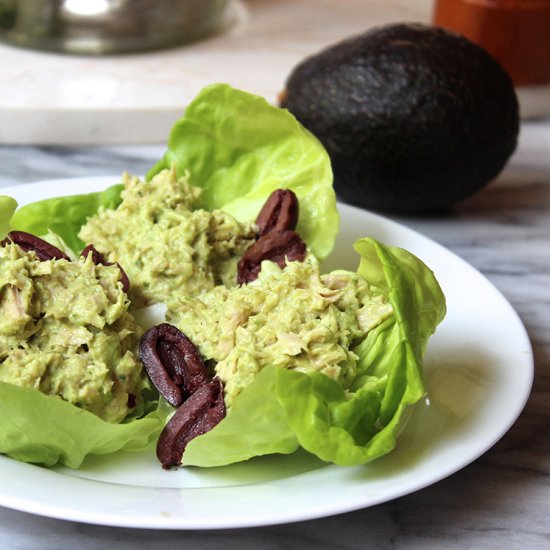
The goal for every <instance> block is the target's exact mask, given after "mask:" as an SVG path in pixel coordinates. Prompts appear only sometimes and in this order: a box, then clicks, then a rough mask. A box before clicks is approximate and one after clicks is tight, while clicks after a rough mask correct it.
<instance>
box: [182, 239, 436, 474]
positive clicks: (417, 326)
mask: <svg viewBox="0 0 550 550" xmlns="http://www.w3.org/2000/svg"><path fill="white" fill-rule="evenodd" d="M354 248H355V250H356V251H357V252H358V253H359V254H360V256H361V261H360V265H359V269H358V273H359V274H361V275H362V276H364V277H365V278H366V279H367V280H368V281H369V282H370V283H371V284H372V285H373V287H374V291H375V292H379V293H382V294H383V295H384V296H385V297H386V298H387V299H388V300H389V301H390V302H391V304H392V306H393V309H394V315H393V316H392V317H390V318H388V319H386V320H385V321H384V322H383V323H381V324H380V325H379V326H378V327H376V328H374V329H373V330H371V331H370V332H369V333H368V335H367V337H366V338H365V339H364V340H363V341H362V342H360V343H359V344H358V345H357V347H356V348H355V350H354V351H355V352H356V353H357V355H358V356H359V364H358V369H357V375H356V378H355V379H354V380H353V382H352V385H351V388H350V390H349V391H347V392H346V391H344V389H343V388H342V387H341V386H340V384H338V383H337V382H336V381H334V380H332V379H331V378H328V377H327V376H325V375H323V374H320V373H310V374H304V373H301V372H297V371H292V370H286V369H281V368H277V367H272V366H270V367H266V368H265V369H263V370H262V371H261V372H260V374H259V375H258V376H257V377H256V379H255V380H254V382H253V383H252V384H250V385H249V386H247V387H246V388H245V390H243V392H242V393H241V394H240V395H239V396H237V397H236V398H235V400H234V402H233V409H232V410H231V412H230V414H229V415H228V416H227V417H226V418H225V419H224V420H223V421H222V422H221V423H220V424H219V425H218V426H216V427H215V428H214V429H213V430H211V431H210V432H208V433H206V434H204V435H202V436H200V437H198V438H196V439H194V440H192V441H191V442H190V443H189V444H188V446H187V449H186V451H185V453H184V455H183V463H184V464H187V465H196V466H221V465H224V464H230V463H231V462H235V461H238V460H246V459H247V458H251V457H252V456H256V455H260V454H269V453H287V452H292V451H293V450H295V449H296V448H297V447H298V446H301V447H303V448H304V449H305V450H307V451H309V452H310V453H313V454H314V455H316V456H317V457H318V458H320V459H322V460H324V461H327V462H334V463H336V464H339V465H344V466H349V465H356V464H364V463H366V462H369V461H371V460H373V459H375V458H378V457H380V456H382V455H384V454H386V453H388V452H390V451H391V450H392V449H393V448H394V447H395V445H396V441H397V436H398V434H399V431H400V430H401V428H402V424H403V419H404V413H405V410H406V409H407V407H408V406H409V405H412V404H414V403H416V402H417V401H418V400H419V399H421V398H422V397H423V395H424V393H425V390H424V381H423V371H422V357H423V355H424V352H425V349H426V345H427V342H428V339H429V337H430V336H431V335H432V334H433V333H434V331H435V329H436V326H437V325H438V324H439V323H440V322H441V321H442V319H443V317H444V315H445V311H446V306H445V298H444V295H443V293H442V291H441V288H440V287H439V284H438V282H437V280H436V278H435V276H434V274H433V273H432V271H431V270H430V269H429V268H428V267H427V266H426V265H425V264H424V263H423V262H422V261H421V260H420V259H418V258H417V257H415V256H414V255H413V254H411V253H410V252H407V251H405V250H403V249H401V248H397V247H390V246H385V245H383V244H382V243H380V242H378V241H376V240H373V239H360V240H359V241H357V242H356V243H355V245H354ZM266 418H269V419H270V420H271V419H273V421H272V422H269V421H267V420H266ZM270 439H272V440H273V444H272V445H270V443H269V442H270Z"/></svg>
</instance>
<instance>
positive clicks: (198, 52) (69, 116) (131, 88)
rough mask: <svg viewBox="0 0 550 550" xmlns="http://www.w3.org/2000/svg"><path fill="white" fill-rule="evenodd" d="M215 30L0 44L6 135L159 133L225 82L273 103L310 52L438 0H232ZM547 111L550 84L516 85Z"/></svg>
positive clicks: (1, 127)
mask: <svg viewBox="0 0 550 550" xmlns="http://www.w3.org/2000/svg"><path fill="white" fill-rule="evenodd" d="M229 5H230V9H229V10H228V17H227V25H226V26H225V28H224V31H223V32H220V33H218V34H216V35H214V36H211V37H209V38H208V39H205V40H202V41H199V42H196V43H193V44H189V45H186V46H183V47H177V48H171V49H167V50H160V51H154V52H145V53H140V54H135V55H114V56H105V57H87V56H70V55H63V54H56V53H47V52H37V51H33V50H25V49H22V48H16V47H13V46H10V45H7V44H1V43H0V60H1V61H2V73H1V75H0V143H1V144H36V143H41V144H54V143H57V144H60V143H62V144H76V143H81V144H84V143H111V144H114V143H147V142H150V141H155V140H162V139H164V137H165V136H166V135H167V133H168V130H169V128H170V127H171V126H172V123H173V121H174V120H175V119H176V118H177V117H178V116H180V114H181V113H182V112H183V110H184V108H185V106H186V105H187V104H188V102H189V101H190V100H191V99H192V98H193V97H195V95H196V94H197V93H198V92H199V90H200V89H201V88H203V87H204V86H206V85H208V84H211V83H212V82H227V83H229V84H231V85H233V86H235V87H237V88H240V89H243V90H247V91H249V92H252V93H256V94H259V95H261V96H263V97H265V98H267V99H268V101H271V102H275V101H276V98H277V94H278V93H279V92H280V91H281V89H282V88H283V87H284V83H285V80H286V78H287V76H288V75H289V73H290V71H291V70H292V68H293V67H294V66H295V65H296V64H297V63H298V62H299V61H301V60H302V59H303V58H304V57H305V56H307V55H310V54H312V53H315V52H317V51H319V50H321V49H322V48H325V47H327V46H328V45H330V44H333V43H336V42H337V41H339V40H342V39H344V38H347V37H349V36H351V35H354V34H358V33H361V32H364V31H365V30H367V29H369V28H371V27H373V26H376V25H382V24H386V23H390V22H397V21H401V22H403V21H406V22H411V21H422V22H429V21H430V19H431V13H432V6H433V0H300V1H299V2H296V1H295V0H231V2H230V4H229ZM518 95H519V99H520V106H521V110H522V114H523V115H524V116H529V115H531V114H533V113H535V114H538V113H541V112H542V113H550V85H548V86H544V87H536V88H533V87H523V88H522V89H518Z"/></svg>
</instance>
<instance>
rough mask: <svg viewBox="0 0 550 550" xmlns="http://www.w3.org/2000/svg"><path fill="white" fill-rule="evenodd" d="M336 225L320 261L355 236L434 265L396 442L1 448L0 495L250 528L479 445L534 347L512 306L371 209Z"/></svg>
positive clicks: (118, 518)
mask: <svg viewBox="0 0 550 550" xmlns="http://www.w3.org/2000/svg"><path fill="white" fill-rule="evenodd" d="M115 182H116V179H114V178H109V177H99V178H78V179H69V180H57V181H46V182H40V183H36V184H32V185H27V186H18V187H13V188H6V189H2V190H1V192H2V194H8V195H11V196H13V197H15V198H16V199H17V200H18V201H19V203H20V204H21V205H22V204H25V203H27V202H31V201H34V200H39V199H43V198H47V197H52V196H59V195H66V194H75V193H84V192H91V191H98V190H101V189H103V188H105V187H106V186H108V185H111V184H112V183H115ZM340 212H341V214H342V230H341V233H340V235H339V237H338V242H337V243H336V247H335V252H334V254H333V255H332V256H331V257H330V258H329V260H328V261H327V262H326V269H327V270H328V269H333V268H336V267H339V268H351V269H355V267H356V266H357V262H358V258H357V256H356V255H355V252H354V251H353V250H352V246H351V245H352V243H353V242H354V241H355V239H357V238H359V237H364V236H372V237H374V238H376V239H379V240H380V241H382V242H385V243H387V244H392V245H398V246H401V247H403V248H406V249H408V250H410V251H412V252H413V253H415V254H416V255H417V256H419V257H420V258H421V259H422V260H423V261H424V262H425V263H427V264H428V265H429V266H430V267H431V268H432V269H433V270H434V272H435V274H436V276H437V278H438V280H439V282H440V284H441V286H442V288H443V291H444V292H445V294H446V297H447V306H448V314H447V317H446V319H445V321H444V322H443V323H442V324H441V325H440V326H439V328H438V330H437V333H436V334H435V336H434V337H433V338H432V339H431V340H430V342H429V346H428V350H427V354H426V359H425V368H426V385H427V398H426V399H425V400H424V401H423V402H421V403H419V404H418V405H416V406H415V407H414V408H413V410H412V414H411V416H410V419H409V421H408V423H407V425H406V427H405V429H404V430H403V432H402V434H401V437H400V439H399V442H398V445H397V448H396V449H395V450H394V451H393V452H392V453H390V454H389V455H387V456H385V457H383V458H381V459H379V460H377V461H375V462H373V463H371V464H368V465H365V466H361V467H349V468H342V467H338V466H334V465H326V464H323V463H321V462H319V461H318V460H317V459H315V458H313V457H311V456H310V455H308V454H306V453H302V452H297V453H295V454H293V455H290V456H268V457H262V458H258V459H253V460H251V461H248V462H246V463H241V464H236V465H232V466H228V467H224V468H215V469H198V468H188V469H179V470H177V471H169V472H167V471H164V470H162V468H161V467H160V465H159V464H158V463H157V461H156V458H155V456H154V449H150V450H148V451H147V452H140V453H129V452H121V453H117V454H115V455H112V456H110V457H95V458H91V459H89V460H87V461H86V462H85V464H84V465H83V467H82V468H81V469H79V470H77V471H72V470H69V469H66V468H62V467H58V468H52V469H46V468H42V467H38V466H33V465H30V464H24V463H21V462H17V461H14V460H11V459H9V458H7V457H5V456H0V505H3V506H7V507H10V508H14V509H17V510H23V511H26V512H31V513H35V514H41V515H44V516H50V517H56V518H63V519H68V520H74V521H82V522H87V523H96V524H104V525H116V526H124V527H142V528H143V527H147V528H163V529H217V528H228V527H250V526H259V525H269V524H276V523H285V522H293V521H299V520H305V519H312V518H319V517H323V516H328V515H332V514H338V513H341V512H347V511H351V510H356V509H359V508H364V507H367V506H372V505H374V504H378V503H381V502H385V501H388V500H391V499H394V498H396V497H399V496H402V495H405V494H408V493H411V492H413V491H416V490H418V489H421V488H423V487H426V486H428V485H430V484H432V483H435V482H436V481H438V480H440V479H442V478H444V477H446V476H449V475H450V474H452V473H453V472H456V471H457V470H459V469H460V468H463V467H464V466H466V465H467V464H469V463H470V462H472V461H473V460H475V459H476V458H477V457H478V456H480V455H481V454H482V453H483V452H485V451H486V450H487V449H489V448H490V447H491V446H492V445H493V444H494V443H495V442H496V441H497V440H498V439H499V438H500V437H502V435H503V434H504V433H505V432H506V431H507V430H508V428H509V427H510V426H511V424H512V423H513V422H514V420H515V419H516V418H517V416H518V415H519V413H520V412H521V410H522V408H523V406H524V404H525V402H526V400H527V397H528V395H529V392H530V389H531V384H532V379H533V355H532V350H531V346H530V343H529V339H528V337H527V334H526V332H525V329H524V327H523V325H522V323H521V321H520V320H519V318H518V316H517V314H516V313H515V311H514V310H513V309H512V307H511V306H510V304H509V303H508V302H507V301H506V299H505V298H504V297H503V296H502V295H501V294H500V293H499V292H498V291H497V290H496V289H495V288H494V287H493V286H492V285H491V283H489V281H487V279H485V278H484V277H483V276H482V275H481V274H480V273H479V272H478V271H476V270H475V269H474V268H473V267H471V266H470V265H469V264H467V263H466V262H464V261H463V260H461V259H460V258H459V257H457V256H456V255H454V254H453V253H451V252H449V251H448V250H446V249H445V248H443V247H442V246H440V245H438V244H436V243H434V242H433V241H431V240H429V239H427V238H426V237H423V236H422V235H420V234H418V233H416V232H414V231H411V230H410V229H407V228H405V227H403V226H402V225H399V224H397V223H395V222H392V221H390V220H388V219H385V218H383V217H381V216H378V215H375V214H372V213H369V212H366V211H364V210H360V209H357V208H353V207H350V206H346V205H340Z"/></svg>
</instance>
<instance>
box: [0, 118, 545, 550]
mask: <svg viewBox="0 0 550 550" xmlns="http://www.w3.org/2000/svg"><path fill="white" fill-rule="evenodd" d="M163 149H164V148H163V146H162V145H154V146H126V147H116V148H115V147H105V146H103V147H79V148H67V147H49V148H43V147H41V148H38V147H6V146H4V147H0V192H1V187H3V186H8V185H14V184H19V183H27V182H31V181H36V180H40V179H47V178H61V177H69V176H86V175H100V174H117V173H119V172H121V171H122V170H125V169H128V170H130V171H132V172H135V173H143V172H145V171H146V170H147V168H149V167H150V166H151V164H152V163H153V162H154V161H155V160H156V159H157V158H158V157H159V155H160V154H161V153H162V151H163ZM548 151H550V121H548V122H547V123H544V122H538V123H529V124H524V125H523V128H522V138H521V143H520V147H519V149H518V151H517V153H516V155H515V156H514V157H513V159H512V161H511V163H510V164H509V166H508V167H507V169H506V170H505V171H504V173H503V174H502V175H501V176H500V178H499V179H498V180H497V181H496V182H494V183H493V184H491V185H490V186H488V187H487V188H486V189H484V190H483V191H481V192H479V193H478V194H477V195H475V196H473V197H471V198H469V199H467V200H466V201H464V202H462V203H461V204H459V205H457V206H456V207H454V208H453V209H452V210H450V211H448V212H446V213H442V214H438V215H434V216H431V217H399V218H396V219H397V220H398V221H400V222H401V223H404V224H406V225H408V226H410V227H413V228H415V229H417V230H419V231H421V232H422V233H424V234H426V235H428V236H430V237H432V238H433V239H435V240H436V241H438V242H440V243H441V244H443V245H445V246H446V247H448V248H450V249H451V250H453V251H455V252H456V253H458V254H459V255H460V256H462V257H463V258H464V259H466V260H467V261H469V262H470V263H472V264H473V265H474V266H476V267H477V268H478V269H480V270H481V271H482V272H483V273H484V274H485V275H486V276H487V277H488V278H489V279H490V280H491V281H492V282H493V283H494V284H495V285H496V286H497V287H498V288H499V289H500V290H501V291H502V292H503V294H504V295H505V296H506V297H507V298H508V299H509V300H510V302H511V303H512V304H513V306H514V307H515V308H516V310H517V311H518V313H519V315H520V316H521V318H522V320H523V322H524V323H525V325H526V327H527V330H528V332H529V335H530V337H531V340H532V344H533V348H534V352H535V360H536V374H535V383H534V388H533V392H532V395H531V398H530V399H529V401H528V403H527V406H526V408H525V410H524V412H523V414H522V415H521V416H520V418H519V419H518V421H517V422H516V423H515V425H514V426H513V427H512V428H511V430H510V431H509V432H508V433H507V435H506V436H504V438H503V439H502V440H501V441H500V442H499V443H497V444H496V445H495V446H494V447H493V448H492V449H491V450H490V451H488V452H487V453H486V454H485V455H483V456H482V457H481V458H479V459H478V460H477V461H476V462H474V463H473V464H471V465H470V466H468V467H466V468H464V469H463V470H462V471H460V472H458V473H456V474H454V475H453V476H451V477H449V478H447V479H445V480H443V481H440V482H438V483H436V484H434V485H432V486H431V487H428V488H426V489H423V490H421V491H418V492H416V493H414V494H411V495H408V496H405V497H402V498H399V499H397V500H394V501H392V502H388V503H385V504H381V505H378V506H375V507H372V508H368V509H364V510H360V511H357V512H353V513H348V514H343V515H339V516H335V517H330V518H325V519H320V520H314V521H307V522H301V523H295V524H290V525H281V526H273V527H264V528H254V529H237V530H223V531H193V532H184V531H153V530H131V529H122V528H111V527H102V526H94V525H85V524H78V523H71V522H65V521H61V520H55V519H48V518H43V517H38V516H32V515H30V514H26V513H22V512H16V511H13V510H9V509H5V508H0V548H6V549H8V548H9V549H26V548H41V549H52V550H53V549H58V548H63V547H67V548H81V549H83V550H86V549H92V548H94V549H95V548H103V547H109V548H128V549H130V548H132V549H136V548H151V547H154V548H157V549H159V550H161V549H165V548H197V549H214V548H224V549H225V550H230V549H233V548H235V549H237V548H238V549H241V548H258V549H287V548H300V549H304V550H307V549H310V548H311V549H314V548H315V549H316V550H318V549H325V548H326V549H327V550H328V549H335V548H349V549H355V548H357V549H359V548H381V549H386V548H388V549H394V548H395V549H398V548H407V549H409V548H450V549H453V548H457V549H465V548H468V549H471V548H474V549H477V548H480V549H481V548H483V549H493V548H494V549H500V548H510V549H516V548H517V549H522V550H525V549H530V550H531V549H535V550H536V549H543V548H549V547H550V526H549V523H548V517H549V515H550V481H549V479H550V478H549V475H550V452H549V451H550V430H549V425H550V420H549V418H550V396H549V393H550V331H549V326H550V307H549V305H550V268H549V266H550V215H549V214H550V155H548ZM75 191H76V190H75Z"/></svg>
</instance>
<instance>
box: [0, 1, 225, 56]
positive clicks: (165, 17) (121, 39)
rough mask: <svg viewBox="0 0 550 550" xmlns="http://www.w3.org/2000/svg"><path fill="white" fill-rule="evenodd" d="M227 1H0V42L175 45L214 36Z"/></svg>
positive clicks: (64, 47)
mask: <svg viewBox="0 0 550 550" xmlns="http://www.w3.org/2000/svg"><path fill="white" fill-rule="evenodd" d="M226 4H227V0H0V39H1V40H3V41H5V42H8V43H11V44H15V45H17V46H24V47H29V48H37V49H40V50H50V51H57V52H65V53H77V54H105V53H119V52H131V51H143V50H149V49H156V48H162V47H167V46H174V45H177V44H182V43H185V42H190V41H193V40H196V39H198V38H201V37H203V36H205V35H207V34H210V33H213V32H215V31H216V29H217V28H218V27H219V25H220V21H221V18H222V15H223V10H224V8H225V6H226Z"/></svg>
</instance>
